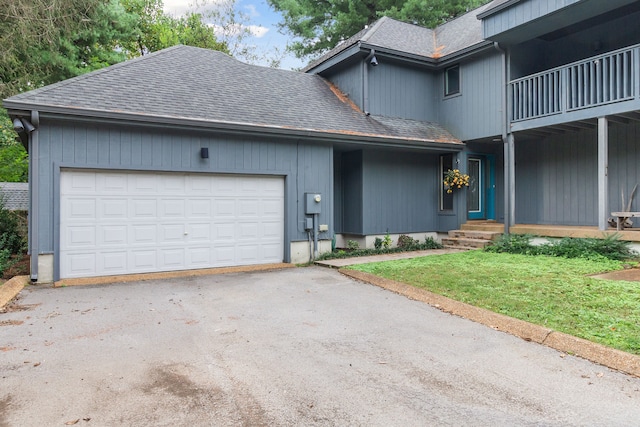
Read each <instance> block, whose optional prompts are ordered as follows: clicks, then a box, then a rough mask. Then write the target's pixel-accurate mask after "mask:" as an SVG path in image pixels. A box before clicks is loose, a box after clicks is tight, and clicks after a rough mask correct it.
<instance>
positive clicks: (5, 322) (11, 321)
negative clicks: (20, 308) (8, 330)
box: [0, 320, 24, 326]
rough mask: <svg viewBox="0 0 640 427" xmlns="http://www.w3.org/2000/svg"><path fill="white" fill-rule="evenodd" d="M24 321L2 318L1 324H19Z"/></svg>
mask: <svg viewBox="0 0 640 427" xmlns="http://www.w3.org/2000/svg"><path fill="white" fill-rule="evenodd" d="M23 323H24V321H22V320H0V326H18V325H22V324H23Z"/></svg>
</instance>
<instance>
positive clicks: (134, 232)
mask: <svg viewBox="0 0 640 427" xmlns="http://www.w3.org/2000/svg"><path fill="white" fill-rule="evenodd" d="M128 229H129V232H130V234H129V237H130V240H129V244H130V245H132V246H136V245H145V244H146V245H148V244H156V243H157V237H158V231H157V227H156V226H155V225H148V224H132V225H131V226H129V227H128Z"/></svg>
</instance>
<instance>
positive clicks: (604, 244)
mask: <svg viewBox="0 0 640 427" xmlns="http://www.w3.org/2000/svg"><path fill="white" fill-rule="evenodd" d="M531 239H532V236H531V235H518V234H510V235H503V236H501V237H500V238H499V239H498V240H496V241H495V242H494V243H493V245H491V246H488V247H487V248H485V251H487V252H496V253H497V252H502V253H511V254H522V255H548V256H555V257H564V258H584V259H595V260H597V259H598V258H607V259H613V260H625V259H629V258H633V257H635V256H637V254H636V253H634V252H633V251H632V250H631V248H630V246H629V242H624V241H622V240H620V238H619V236H616V235H609V236H606V237H604V238H602V239H594V238H588V239H576V238H570V237H567V238H563V239H560V240H557V241H553V242H550V243H546V244H543V245H537V246H536V245H532V244H531Z"/></svg>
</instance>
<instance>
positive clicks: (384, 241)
mask: <svg viewBox="0 0 640 427" xmlns="http://www.w3.org/2000/svg"><path fill="white" fill-rule="evenodd" d="M390 247H391V236H389V233H387V234H386V235H385V236H384V239H382V248H383V249H389V248H390Z"/></svg>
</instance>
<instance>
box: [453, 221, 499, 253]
mask: <svg viewBox="0 0 640 427" xmlns="http://www.w3.org/2000/svg"><path fill="white" fill-rule="evenodd" d="M467 225H468V224H463V226H462V230H451V231H449V237H446V238H444V239H442V245H443V246H444V247H445V248H448V249H463V250H472V249H483V248H485V247H487V246H489V245H490V244H491V242H492V241H493V240H495V239H496V238H497V237H498V236H500V235H501V234H502V232H501V231H497V230H496V227H495V226H493V227H487V228H489V230H484V229H482V227H478V228H480V229H474V227H471V229H469V227H466V226H467ZM496 225H497V226H499V224H496Z"/></svg>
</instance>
